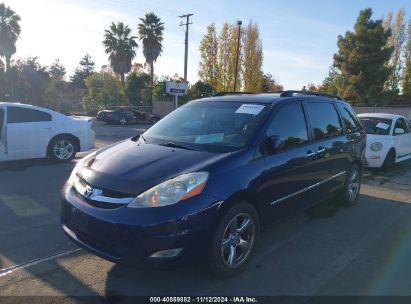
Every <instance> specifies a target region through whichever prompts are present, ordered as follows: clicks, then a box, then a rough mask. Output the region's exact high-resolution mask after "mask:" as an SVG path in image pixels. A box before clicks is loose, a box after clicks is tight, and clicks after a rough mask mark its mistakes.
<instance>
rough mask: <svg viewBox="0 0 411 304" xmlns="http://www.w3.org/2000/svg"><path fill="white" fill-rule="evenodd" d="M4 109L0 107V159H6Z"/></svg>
mask: <svg viewBox="0 0 411 304" xmlns="http://www.w3.org/2000/svg"><path fill="white" fill-rule="evenodd" d="M5 118H6V110H5V108H3V107H0V161H4V160H7V150H6V149H7V146H6V144H7V141H6V119H5Z"/></svg>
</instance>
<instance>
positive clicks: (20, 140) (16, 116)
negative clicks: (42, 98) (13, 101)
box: [7, 106, 53, 160]
mask: <svg viewBox="0 0 411 304" xmlns="http://www.w3.org/2000/svg"><path fill="white" fill-rule="evenodd" d="M52 127H53V125H52V116H51V114H49V113H47V112H44V111H41V110H38V109H32V108H26V107H19V106H9V107H7V154H8V158H9V160H18V159H29V158H40V157H45V156H46V152H47V145H48V143H49V141H50V134H51V129H52Z"/></svg>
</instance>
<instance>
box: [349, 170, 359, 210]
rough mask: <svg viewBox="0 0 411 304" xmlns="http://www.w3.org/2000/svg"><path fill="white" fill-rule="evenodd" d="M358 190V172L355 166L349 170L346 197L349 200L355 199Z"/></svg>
mask: <svg viewBox="0 0 411 304" xmlns="http://www.w3.org/2000/svg"><path fill="white" fill-rule="evenodd" d="M359 190H360V174H359V172H358V169H357V168H355V169H354V170H352V172H351V176H350V180H349V183H348V198H349V200H350V201H352V202H353V201H355V199H356V198H357V195H358V192H359Z"/></svg>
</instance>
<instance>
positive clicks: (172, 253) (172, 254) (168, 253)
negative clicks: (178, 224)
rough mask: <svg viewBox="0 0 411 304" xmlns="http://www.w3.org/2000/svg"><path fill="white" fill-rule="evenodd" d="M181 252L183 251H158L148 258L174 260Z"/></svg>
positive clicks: (179, 249)
mask: <svg viewBox="0 0 411 304" xmlns="http://www.w3.org/2000/svg"><path fill="white" fill-rule="evenodd" d="M181 251H183V248H175V249H168V250H160V251H157V252H154V253H153V254H152V255H150V258H174V257H176V256H178V255H179V254H180V252H181Z"/></svg>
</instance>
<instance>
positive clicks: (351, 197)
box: [341, 164, 362, 206]
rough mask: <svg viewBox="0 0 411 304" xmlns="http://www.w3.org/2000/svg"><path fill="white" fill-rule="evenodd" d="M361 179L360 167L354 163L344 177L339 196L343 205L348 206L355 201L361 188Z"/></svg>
mask: <svg viewBox="0 0 411 304" xmlns="http://www.w3.org/2000/svg"><path fill="white" fill-rule="evenodd" d="M361 179H362V178H361V168H360V166H358V165H357V164H354V165H353V166H352V167H351V170H350V171H349V172H348V174H347V177H346V179H345V184H344V189H343V193H342V198H341V199H342V203H343V204H344V205H347V206H350V205H354V204H355V203H356V202H357V200H358V196H359V194H360V189H361Z"/></svg>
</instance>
